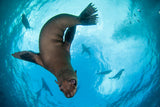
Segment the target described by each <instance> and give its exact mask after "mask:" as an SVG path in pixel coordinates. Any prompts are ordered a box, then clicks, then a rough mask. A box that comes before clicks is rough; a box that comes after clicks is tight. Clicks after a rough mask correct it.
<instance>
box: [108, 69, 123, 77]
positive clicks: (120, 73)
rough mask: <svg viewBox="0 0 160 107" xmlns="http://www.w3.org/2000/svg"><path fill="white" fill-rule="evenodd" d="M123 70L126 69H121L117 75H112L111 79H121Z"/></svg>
mask: <svg viewBox="0 0 160 107" xmlns="http://www.w3.org/2000/svg"><path fill="white" fill-rule="evenodd" d="M123 71H124V69H121V70H120V71H119V72H118V73H117V74H116V75H115V76H113V77H110V78H109V79H119V78H120V76H121V75H122V72H123Z"/></svg>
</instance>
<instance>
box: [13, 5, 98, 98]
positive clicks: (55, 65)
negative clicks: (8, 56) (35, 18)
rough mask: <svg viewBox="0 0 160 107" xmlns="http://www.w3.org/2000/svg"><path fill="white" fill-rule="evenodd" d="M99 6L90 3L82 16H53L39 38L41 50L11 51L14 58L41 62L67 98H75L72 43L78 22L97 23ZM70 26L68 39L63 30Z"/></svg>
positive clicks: (81, 23)
mask: <svg viewBox="0 0 160 107" xmlns="http://www.w3.org/2000/svg"><path fill="white" fill-rule="evenodd" d="M95 12H97V10H96V8H94V7H93V5H92V4H91V3H90V4H89V5H88V6H87V8H86V9H84V11H83V12H82V13H81V14H80V16H79V17H78V16H74V15H70V14H59V15H57V16H54V17H52V18H51V19H50V20H49V21H47V23H46V24H45V25H44V26H43V28H42V29H41V32H40V38H39V50H40V53H38V54H37V53H34V52H31V51H22V52H17V53H14V54H12V55H13V56H14V57H16V58H19V59H23V60H26V61H30V62H33V63H36V64H39V65H41V66H42V67H44V68H46V69H47V70H49V71H50V72H51V73H52V74H54V75H55V76H56V78H57V80H58V82H56V83H57V84H58V85H59V88H60V90H61V91H62V92H63V93H64V94H65V96H66V97H68V98H69V97H73V96H74V94H75V93H76V90H77V75H76V72H75V71H74V69H73V67H72V65H71V62H70V61H71V60H70V46H71V43H72V40H73V38H74V34H75V30H76V25H95V24H96V19H97V14H95ZM67 27H69V28H68V30H67V32H66V34H65V39H63V35H64V32H65V30H66V28H67Z"/></svg>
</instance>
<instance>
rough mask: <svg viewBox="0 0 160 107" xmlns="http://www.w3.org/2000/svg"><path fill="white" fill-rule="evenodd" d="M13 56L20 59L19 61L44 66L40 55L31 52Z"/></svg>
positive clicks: (17, 53) (18, 53)
mask: <svg viewBox="0 0 160 107" xmlns="http://www.w3.org/2000/svg"><path fill="white" fill-rule="evenodd" d="M12 56H14V57H15V58H18V59H22V60H25V61H29V62H33V63H36V64H39V65H41V66H43V63H42V60H41V58H40V56H39V54H36V53H34V52H31V51H22V52H16V53H14V54H12Z"/></svg>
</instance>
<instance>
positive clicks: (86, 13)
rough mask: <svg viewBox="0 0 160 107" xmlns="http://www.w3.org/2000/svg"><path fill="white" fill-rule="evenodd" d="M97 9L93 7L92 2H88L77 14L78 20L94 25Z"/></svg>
mask: <svg viewBox="0 0 160 107" xmlns="http://www.w3.org/2000/svg"><path fill="white" fill-rule="evenodd" d="M96 12H97V9H96V8H95V7H94V5H93V4H92V3H90V4H89V5H88V6H87V7H86V8H85V9H84V10H83V11H82V13H81V14H80V15H79V18H80V22H81V24H82V25H96V23H97V18H98V17H97V16H98V14H95V13H96Z"/></svg>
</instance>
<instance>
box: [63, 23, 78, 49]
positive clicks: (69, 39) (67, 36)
mask: <svg viewBox="0 0 160 107" xmlns="http://www.w3.org/2000/svg"><path fill="white" fill-rule="evenodd" d="M75 32H76V26H73V27H69V28H68V29H67V32H66V34H65V46H66V48H67V50H68V51H69V49H70V46H71V43H72V41H73V39H74V35H75Z"/></svg>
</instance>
